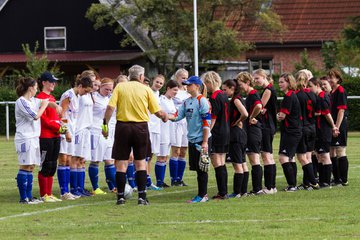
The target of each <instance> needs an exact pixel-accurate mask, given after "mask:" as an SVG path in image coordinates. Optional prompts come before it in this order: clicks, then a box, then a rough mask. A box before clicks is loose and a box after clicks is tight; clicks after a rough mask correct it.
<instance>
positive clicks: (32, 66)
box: [14, 42, 62, 79]
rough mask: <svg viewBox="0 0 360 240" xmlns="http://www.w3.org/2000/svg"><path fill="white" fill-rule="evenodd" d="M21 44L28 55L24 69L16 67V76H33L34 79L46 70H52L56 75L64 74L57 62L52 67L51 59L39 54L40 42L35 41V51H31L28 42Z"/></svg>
mask: <svg viewBox="0 0 360 240" xmlns="http://www.w3.org/2000/svg"><path fill="white" fill-rule="evenodd" d="M21 46H22V49H23V51H24V53H25V56H26V67H25V69H22V70H16V69H15V70H14V74H15V75H16V77H32V78H34V79H38V78H39V77H40V75H41V74H42V73H43V72H45V71H50V72H51V73H52V74H54V75H55V76H60V75H61V74H62V72H61V71H60V69H59V67H58V66H57V65H56V63H55V64H54V65H53V66H51V67H50V61H49V60H48V59H47V56H46V55H42V56H38V55H37V50H38V48H39V42H36V43H35V46H34V51H33V52H31V49H30V46H29V44H28V43H26V44H22V45H21Z"/></svg>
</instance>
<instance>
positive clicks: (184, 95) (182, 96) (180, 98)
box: [173, 90, 190, 124]
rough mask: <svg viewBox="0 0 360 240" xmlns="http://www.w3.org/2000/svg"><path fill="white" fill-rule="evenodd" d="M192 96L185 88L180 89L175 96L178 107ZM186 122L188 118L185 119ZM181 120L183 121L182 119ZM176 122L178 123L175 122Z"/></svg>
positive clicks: (174, 99)
mask: <svg viewBox="0 0 360 240" xmlns="http://www.w3.org/2000/svg"><path fill="white" fill-rule="evenodd" d="M189 97H190V94H189V93H188V92H187V91H185V90H179V91H178V92H177V93H176V96H175V97H174V98H173V101H174V104H175V107H176V109H179V108H180V107H181V105H182V104H183V103H184V101H185V100H186V99H188V98H189ZM183 121H184V122H186V120H185V119H184V120H183ZM180 122H181V121H180ZM175 124H176V123H175Z"/></svg>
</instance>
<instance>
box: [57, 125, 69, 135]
mask: <svg viewBox="0 0 360 240" xmlns="http://www.w3.org/2000/svg"><path fill="white" fill-rule="evenodd" d="M67 130H68V128H67V126H66V125H61V126H60V128H59V133H60V134H65V133H66V132H67Z"/></svg>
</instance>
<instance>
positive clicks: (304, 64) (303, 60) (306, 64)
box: [294, 48, 319, 76]
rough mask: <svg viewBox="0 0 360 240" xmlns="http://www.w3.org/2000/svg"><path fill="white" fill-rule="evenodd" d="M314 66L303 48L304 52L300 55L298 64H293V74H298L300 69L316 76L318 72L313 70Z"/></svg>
mask: <svg viewBox="0 0 360 240" xmlns="http://www.w3.org/2000/svg"><path fill="white" fill-rule="evenodd" d="M315 65H316V63H315V62H314V61H312V60H311V59H310V58H309V54H308V52H307V49H306V48H304V51H303V52H302V53H300V62H298V63H295V64H294V67H295V72H298V71H300V70H301V69H307V70H309V71H310V72H312V74H313V75H315V76H316V75H318V73H319V71H318V70H316V69H315V68H314V66H315Z"/></svg>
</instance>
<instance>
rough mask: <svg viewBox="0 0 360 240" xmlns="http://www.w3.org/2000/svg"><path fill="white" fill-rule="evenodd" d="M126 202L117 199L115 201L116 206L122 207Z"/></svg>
mask: <svg viewBox="0 0 360 240" xmlns="http://www.w3.org/2000/svg"><path fill="white" fill-rule="evenodd" d="M125 202H126V200H125V198H119V199H118V200H117V201H116V205H124V204H125Z"/></svg>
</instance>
